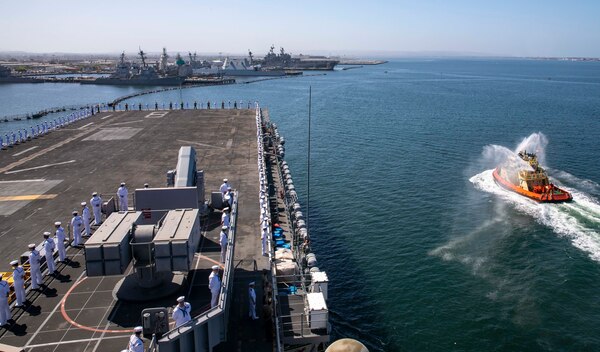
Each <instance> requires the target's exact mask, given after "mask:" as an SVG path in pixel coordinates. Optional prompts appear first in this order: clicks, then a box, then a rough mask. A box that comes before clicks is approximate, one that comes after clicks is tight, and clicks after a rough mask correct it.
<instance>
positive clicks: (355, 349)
mask: <svg viewBox="0 0 600 352" xmlns="http://www.w3.org/2000/svg"><path fill="white" fill-rule="evenodd" d="M325 352H369V350H368V349H367V348H366V347H365V345H363V344H362V343H361V342H360V341H357V340H355V339H339V340H337V341H335V342H334V343H332V344H331V345H329V347H327V349H326V350H325Z"/></svg>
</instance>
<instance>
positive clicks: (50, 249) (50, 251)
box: [42, 231, 56, 275]
mask: <svg viewBox="0 0 600 352" xmlns="http://www.w3.org/2000/svg"><path fill="white" fill-rule="evenodd" d="M42 245H43V246H44V251H45V252H46V265H47V266H48V275H52V274H54V272H55V271H56V268H55V266H54V248H55V247H56V245H55V244H54V239H52V238H50V232H48V231H46V232H44V243H42Z"/></svg>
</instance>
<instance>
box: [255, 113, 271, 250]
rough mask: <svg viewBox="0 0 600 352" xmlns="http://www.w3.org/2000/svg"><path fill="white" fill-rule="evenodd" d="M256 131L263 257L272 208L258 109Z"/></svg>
mask: <svg viewBox="0 0 600 352" xmlns="http://www.w3.org/2000/svg"><path fill="white" fill-rule="evenodd" d="M256 130H257V131H258V132H257V145H258V151H257V164H258V177H259V180H260V184H259V187H260V191H259V206H260V229H261V230H260V240H261V249H262V255H263V256H268V251H269V248H268V245H267V242H268V240H269V228H270V222H271V216H270V208H269V202H268V201H267V196H266V195H267V194H268V193H267V192H268V189H267V188H268V185H267V175H266V172H265V170H266V165H265V159H264V155H265V151H264V139H263V133H262V114H261V111H260V110H259V109H258V108H257V112H256Z"/></svg>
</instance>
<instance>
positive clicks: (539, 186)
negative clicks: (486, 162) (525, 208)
mask: <svg viewBox="0 0 600 352" xmlns="http://www.w3.org/2000/svg"><path fill="white" fill-rule="evenodd" d="M518 155H519V157H520V158H521V159H523V161H525V162H527V164H528V165H529V166H530V167H531V169H526V170H518V172H517V173H516V174H515V172H514V171H511V169H510V168H508V167H506V166H498V167H496V169H495V170H494V172H493V176H494V180H495V181H496V183H497V184H499V185H500V186H502V187H504V188H506V189H508V190H510V191H513V192H515V193H518V194H520V195H522V196H525V197H528V198H531V199H533V200H536V201H538V202H540V203H561V202H569V201H571V200H573V196H572V195H571V193H569V192H567V191H565V190H563V189H560V188H558V187H556V186H555V185H553V184H552V183H550V181H549V180H548V174H547V173H546V170H544V169H543V168H542V167H541V166H540V164H539V162H538V160H537V156H536V155H535V154H534V153H527V151H521V152H519V154H518Z"/></svg>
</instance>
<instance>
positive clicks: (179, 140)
mask: <svg viewBox="0 0 600 352" xmlns="http://www.w3.org/2000/svg"><path fill="white" fill-rule="evenodd" d="M177 142H181V143H185V144H195V145H199V146H202V147H210V148H219V149H225V148H224V147H221V146H218V145H211V144H204V143H199V142H192V141H184V140H181V139H178V140H177Z"/></svg>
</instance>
